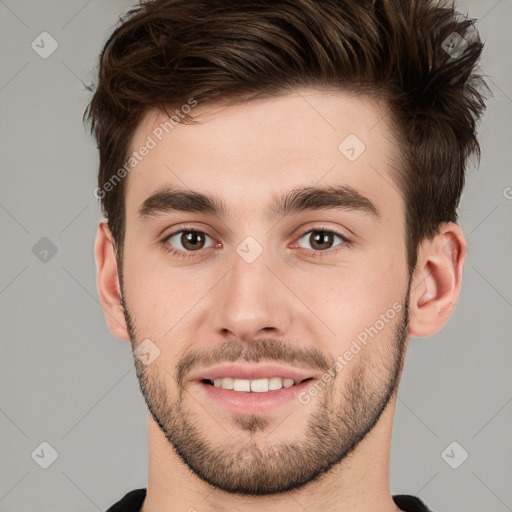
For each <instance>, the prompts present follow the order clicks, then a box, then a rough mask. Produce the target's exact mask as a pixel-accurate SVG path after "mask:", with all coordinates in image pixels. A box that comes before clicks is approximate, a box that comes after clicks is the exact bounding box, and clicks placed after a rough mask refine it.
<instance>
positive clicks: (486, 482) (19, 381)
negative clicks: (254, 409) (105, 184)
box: [0, 0, 512, 512]
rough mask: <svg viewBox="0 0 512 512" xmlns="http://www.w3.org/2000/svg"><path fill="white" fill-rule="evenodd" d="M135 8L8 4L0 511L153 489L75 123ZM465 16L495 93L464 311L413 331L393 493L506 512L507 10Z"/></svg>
mask: <svg viewBox="0 0 512 512" xmlns="http://www.w3.org/2000/svg"><path fill="white" fill-rule="evenodd" d="M130 5H131V3H130V2H128V1H121V0H109V1H103V2H100V1H99V0H89V1H84V0H73V1H67V2H64V1H61V2H57V1H39V2H36V1H28V0H26V1H19V0H18V1H16V0H5V1H1V0H0V37H1V41H0V42H1V44H0V58H1V76H0V119H1V121H2V122H1V128H0V129H1V155H2V159H1V168H2V177H1V180H2V181H1V183H2V186H1V190H0V220H1V227H2V241H3V243H2V251H0V268H1V276H0V325H1V333H2V336H1V354H0V364H1V367H0V386H1V387H0V389H1V400H0V428H1V432H2V436H1V445H0V449H1V452H0V453H1V455H0V464H1V468H0V511H4V512H5V511H9V512H18V511H22V512H35V511H36V510H37V511H38V512H50V511H52V512H64V511H66V512H68V511H69V510H73V511H75V512H82V511H94V510H105V509H106V508H108V507H109V506H110V505H111V504H112V503H113V502H114V501H116V500H118V499H119V498H120V497H121V496H122V495H124V493H125V492H127V491H129V490H131V489H134V488H138V487H145V486H146V484H147V432H146V429H147V413H146V407H145V404H144V401H143V398H142V395H141V394H140V391H139V387H138V382H137V379H136V375H135V370H134V368H133V363H132V356H131V351H130V346H129V343H128V342H122V341H120V340H118V339H117V338H115V337H114V336H113V335H112V334H111V333H110V332H109V330H108V328H107V326H106V323H105V319H104V316H103V311H102V309H101V307H100V303H99V299H98V295H97V291H96V283H95V278H96V268H95V262H94V253H93V249H94V241H95V234H96V227H97V222H98V220H99V219H100V218H101V215H100V209H99V206H98V203H97V200H96V199H95V198H94V197H93V194H92V191H93V189H94V188H95V179H96V172H97V165H98V156H97V150H96V148H95V144H94V143H93V141H92V139H89V138H88V136H87V133H86V131H85V128H84V127H83V125H82V122H81V116H82V113H83V111H84V108H85V106H86V104H87V102H88V100H89V98H90V93H88V92H86V91H84V90H83V86H82V81H85V82H86V83H90V82H91V79H92V78H93V74H92V73H93V70H94V67H95V66H96V59H97V56H98V54H99V52H100V50H101V48H102V46H103V43H104V42H105V40H106V37H107V36H108V35H109V34H110V32H111V29H112V28H113V26H114V25H115V23H116V22H117V17H118V15H119V14H122V13H124V12H126V11H127V10H128V8H129V7H130ZM457 5H458V7H459V10H460V11H462V12H464V13H465V12H468V11H469V13H470V15H471V16H473V17H476V18H478V19H480V21H479V23H478V28H479V30H480V32H481V34H482V35H483V38H484V40H486V49H485V56H484V60H483V62H482V66H483V69H484V73H486V74H487V75H488V76H489V78H488V82H489V85H490V86H491V88H492V89H493V92H494V98H493V99H491V100H489V103H488V110H487V112H486V114H485V115H484V118H483V122H482V124H481V128H480V131H479V133H480V135H479V136H480V141H481V144H482V150H483V155H482V160H481V164H480V167H479V169H477V168H476V166H475V165H474V164H473V165H472V166H471V168H470V170H469V174H468V179H467V187H466V190H465V193H464V196H463V200H462V203H461V208H460V212H461V222H460V224H461V227H462V228H463V230H464V232H465V234H466V236H467V240H468V246H469V252H468V258H467V260H466V264H465V269H464V282H463V286H462V294H461V297H460V301H459V303H458V305H457V308H456V310H455V312H454V314H453V315H452V317H451V319H450V320H449V322H448V324H447V325H446V326H445V327H444V329H442V330H441V331H440V332H438V333H436V334H435V335H433V336H430V337H428V338H413V339H412V340H411V344H410V349H409V352H408V355H407V363H406V368H405V372H404V376H403V379H402V383H401V387H400V393H399V400H398V404H397V410H396V419H395V426H394V430H393V442H392V458H391V491H392V492H393V493H394V494H396V493H409V494H415V495H418V496H420V497H421V498H422V499H423V500H425V501H426V503H427V504H428V505H430V506H431V507H432V508H433V509H434V510H435V511H436V512H448V511H449V512H462V511H464V512H477V511H478V512H481V511H485V512H489V511H496V512H502V511H503V512H504V511H506V510H512V485H511V475H512V471H511V469H512V467H511V466H512V446H511V445H512V443H511V436H510V426H511V424H512V404H511V402H512V385H511V378H510V373H511V367H512V366H511V362H512V343H511V341H512V336H511V334H512V321H511V318H512V272H511V270H510V266H511V262H512V260H511V255H512V229H511V219H512V199H510V198H511V197H512V189H511V188H507V187H512V174H511V168H512V165H511V156H510V155H511V153H510V145H511V141H512V133H511V132H512V130H511V123H510V117H511V114H512V99H511V97H512V80H511V66H510V50H511V49H512V40H511V31H510V27H509V25H510V22H511V21H512V2H511V1H510V0H500V1H497V0H489V1H482V0H471V1H469V0H465V1H459V2H458V4H457ZM43 31H46V32H48V33H49V34H51V36H52V37H53V38H54V39H55V40H56V41H57V42H58V49H57V50H56V51H55V52H54V53H53V54H52V55H51V56H49V57H48V58H47V59H43V58H41V57H40V56H39V55H38V54H37V53H36V52H35V51H34V50H33V49H32V48H31V43H32V41H34V40H35V39H36V37H37V36H38V35H39V34H40V33H41V32H43ZM46 48H48V45H46ZM507 191H508V193H507ZM507 196H508V198H507ZM43 237H46V238H48V239H50V240H51V242H52V243H53V244H54V245H55V248H56V249H57V252H56V254H54V255H52V252H49V253H48V254H47V255H46V261H41V258H42V257H43V253H39V254H38V248H39V250H40V246H39V245H36V244H38V243H39V244H43V245H44V244H48V242H47V241H42V242H40V239H41V238H43ZM34 246H35V247H36V249H33V248H34ZM34 253H35V254H34ZM44 441H46V442H47V443H49V444H50V445H51V446H52V447H53V448H54V449H55V450H56V451H57V452H58V458H57V459H56V460H55V462H54V463H53V464H52V465H51V466H50V467H48V469H42V468H41V467H40V466H39V465H38V464H37V463H36V462H35V461H34V460H33V457H32V455H31V454H33V453H36V454H37V453H40V454H41V448H39V446H40V444H41V443H42V442H44ZM453 441H456V442H457V443H458V444H459V445H460V447H459V446H456V447H455V449H454V450H453V452H452V451H450V450H448V454H449V455H450V456H451V457H449V458H446V456H445V459H446V460H450V462H451V463H452V465H454V464H456V463H460V461H461V460H462V459H461V454H462V453H463V452H462V450H466V451H467V452H468V453H469V457H468V459H467V460H466V461H464V462H463V463H462V464H461V465H460V466H459V467H458V468H457V469H452V467H450V466H449V465H448V464H447V463H446V462H445V459H443V457H442V456H441V454H442V453H443V451H444V450H445V448H446V447H447V446H448V445H449V444H450V443H452V442H453ZM34 450H35V452H34ZM43 452H44V453H45V457H49V455H48V454H49V451H48V450H46V451H45V450H43ZM43 458H44V457H42V456H41V455H40V457H39V460H42V459H43ZM34 459H36V460H38V459H37V456H36V455H34ZM47 460H49V459H48V458H47Z"/></svg>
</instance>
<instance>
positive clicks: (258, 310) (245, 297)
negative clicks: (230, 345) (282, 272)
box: [214, 252, 293, 342]
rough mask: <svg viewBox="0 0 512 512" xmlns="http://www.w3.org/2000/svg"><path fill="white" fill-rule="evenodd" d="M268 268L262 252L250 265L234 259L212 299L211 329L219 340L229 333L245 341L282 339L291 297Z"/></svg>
mask: <svg viewBox="0 0 512 512" xmlns="http://www.w3.org/2000/svg"><path fill="white" fill-rule="evenodd" d="M271 265H272V264H271V263H270V262H269V258H267V255H266V253H265V252H263V254H261V255H260V256H259V257H258V258H257V259H256V260H255V261H253V262H252V263H247V262H246V261H245V260H244V259H243V258H241V257H239V256H238V254H236V255H235V256H234V258H233V266H232V268H231V271H230V272H229V273H228V274H227V275H226V277H225V278H224V279H223V280H222V283H219V286H218V287H216V288H217V290H216V294H215V297H214V301H215V303H214V304H215V305H214V307H215V315H214V316H215V318H214V322H215V328H216V330H217V332H219V333H220V334H221V335H222V336H223V337H226V335H227V334H228V333H230V334H231V335H233V336H234V337H235V338H236V339H238V340H241V341H247V342H248V341H252V340H255V339H256V338H257V337H258V335H259V336H260V337H261V336H269V335H272V336H283V335H285V333H286V332H287V331H288V329H289V328H290V322H291V317H292V308H293V300H292V299H293V294H292V293H291V292H290V290H288V289H287V288H286V287H285V286H284V285H283V283H282V282H281V281H280V280H279V279H278V277H276V274H278V273H279V272H278V270H276V269H274V268H270V266H271ZM272 266H273V267H276V265H272ZM281 279H283V277H282V278H281ZM283 280H285V278H284V279H283Z"/></svg>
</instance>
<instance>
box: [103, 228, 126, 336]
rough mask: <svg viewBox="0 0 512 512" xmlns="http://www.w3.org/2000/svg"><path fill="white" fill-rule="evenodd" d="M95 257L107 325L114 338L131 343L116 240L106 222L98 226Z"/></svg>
mask: <svg viewBox="0 0 512 512" xmlns="http://www.w3.org/2000/svg"><path fill="white" fill-rule="evenodd" d="M94 255H95V258H96V267H97V271H98V274H97V280H96V285H97V288H98V294H99V297H100V301H101V305H102V307H103V312H104V313H105V318H106V320H107V325H108V327H109V329H110V332H112V334H113V335H114V336H116V337H117V338H119V339H122V340H126V341H129V340H130V335H129V333H128V329H127V328H126V322H125V319H124V314H123V307H122V305H121V289H120V286H119V273H118V268H117V261H116V256H115V246H114V239H113V236H112V233H111V232H110V229H109V228H108V225H107V222H106V221H104V220H102V221H100V223H99V225H98V233H97V236H96V244H95V248H94Z"/></svg>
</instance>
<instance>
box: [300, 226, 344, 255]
mask: <svg viewBox="0 0 512 512" xmlns="http://www.w3.org/2000/svg"><path fill="white" fill-rule="evenodd" d="M306 235H309V236H308V237H307V238H306V241H307V243H309V244H310V247H304V246H303V245H300V243H299V246H300V247H302V248H304V249H310V248H311V249H312V250H313V251H316V252H319V251H320V252H322V251H327V250H329V249H332V248H333V247H337V246H338V245H341V243H342V242H347V239H346V238H345V237H344V236H343V235H341V234H340V233H337V232H336V231H331V230H325V229H311V230H309V231H306V233H303V234H302V236H301V237H300V239H303V238H305V237H306ZM335 238H338V239H340V243H338V244H336V245H334V241H335ZM300 239H299V240H300Z"/></svg>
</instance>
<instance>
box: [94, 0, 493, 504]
mask: <svg viewBox="0 0 512 512" xmlns="http://www.w3.org/2000/svg"><path fill="white" fill-rule="evenodd" d="M205 20H206V21H205ZM454 33H456V34H458V35H459V36H460V37H462V38H464V41H465V45H467V46H465V48H464V49H463V51H462V52H461V53H460V54H459V55H456V56H454V55H455V54H454V53H453V52H452V54H450V52H449V51H447V46H446V41H447V40H449V39H450V37H451V36H452V35H453V34H454ZM459 44H460V42H459ZM482 46H483V45H482V42H481V41H480V39H479V38H478V34H477V32H476V31H475V30H474V26H473V20H468V19H461V18H460V17H459V16H457V15H456V13H455V12H454V9H453V7H452V6H449V5H447V4H445V3H444V2H434V1H427V0H425V1H410V0H396V1H394V2H391V1H389V0H388V1H386V0H373V1H352V0H338V1H334V0H332V1H327V0H326V1H316V2H310V1H306V0H262V1H259V2H252V1H251V2H249V1H236V2H235V1H226V0H219V1H210V2H205V1H204V0H187V1H177V0H175V1H160V0H155V1H151V2H144V3H142V4H141V5H140V6H139V7H137V8H135V9H133V10H131V11H130V12H129V13H128V14H127V15H126V17H125V18H123V19H121V24H120V26H119V27H118V28H117V29H116V30H115V31H114V33H113V34H112V36H111V37H110V38H109V40H108V41H107V43H106V44H105V47H104V49H103V51H102V53H101V57H100V66H99V81H98V84H97V87H96V90H95V92H94V96H93V98H92V100H91V102H90V104H89V106H88V108H87V110H86V113H85V117H86V119H87V120H88V121H89V122H90V124H91V130H92V132H93V134H94V135H95V137H96V140H97V142H98V149H99V152H100V169H99V178H98V188H97V189H96V192H95V194H96V196H97V197H98V198H100V199H101V206H102V211H103V214H104V216H105V218H106V223H105V224H102V225H100V227H99V237H98V243H97V248H96V256H97V261H98V263H99V265H98V266H99V277H98V285H99V290H100V296H101V299H102V303H103V306H104V308H105V311H106V314H107V321H108V322H109V326H110V328H111V330H112V332H113V333H114V334H116V335H117V336H118V337H120V338H122V339H127V340H131V342H132V346H133V348H134V352H136V350H137V348H138V347H141V346H142V343H143V342H144V340H148V339H149V340H151V347H153V348H152V349H151V350H155V348H154V347H156V349H157V350H158V357H155V358H154V360H153V362H152V363H151V364H149V365H146V364H144V363H143V362H142V360H141V359H139V358H137V357H136V358H135V365H136V369H137V374H138V377H139V380H140V383H141V389H142V392H143V394H144V397H145V399H146V402H147V405H148V407H149V410H150V411H151V414H152V418H153V420H154V421H155V423H156V424H158V425H159V427H160V429H161V431H162V432H163V433H164V434H165V437H166V438H167V440H168V441H169V446H172V447H173V448H174V449H175V450H176V453H178V454H179V456H180V457H181V458H182V460H183V461H185V462H186V464H187V465H188V466H189V467H190V468H191V469H192V470H193V471H194V472H195V473H196V474H197V475H198V476H199V477H200V478H202V479H203V480H204V481H206V482H209V483H212V484H214V485H216V486H218V487H219V488H221V489H224V490H226V491H228V492H232V493H241V494H272V493H276V492H283V491H286V490H290V489H293V488H297V487H300V486H303V485H305V484H306V483H308V482H311V481H313V480H314V479H316V478H318V477H320V476H321V475H322V474H325V473H326V472H327V471H328V470H329V468H331V467H333V466H335V465H336V464H338V463H340V462H341V461H343V460H344V459H345V458H346V457H348V455H349V454H350V453H352V452H353V451H354V450H355V449H356V448H357V447H358V446H359V445H360V444H361V443H362V442H363V441H364V439H365V438H366V437H368V436H369V434H370V433H371V432H372V429H375V427H376V425H378V423H379V421H380V420H381V417H382V416H383V415H384V414H385V412H386V410H389V407H390V405H389V404H390V403H391V402H392V400H393V399H394V397H396V392H397V387H398V382H399V376H400V373H401V370H402V367H403V360H404V355H405V350H406V345H407V341H408V336H409V335H410V334H413V335H417V336H427V335H429V334H432V333H434V332H435V331H437V330H438V329H439V328H440V327H441V326H442V325H443V324H444V323H445V322H446V321H447V320H448V317H449V316H450V314H451V312H452V310H453V308H454V306H455V302H456V299H457V297H458V293H459V289H460V281H461V276H462V265H463V261H464V257H465V251H466V246H465V242H464V237H463V235H462V232H461V231H460V228H459V227H458V226H457V206H458V203H459V200H460V196H461V193H462V190H463V186H464V176H465V170H466V167H467V165H468V160H469V158H470V157H471V156H472V155H475V156H479V145H478V142H477V138H476V123H477V121H478V119H479V117H480V115H481V113H482V112H483V109H484V101H483V88H484V87H485V83H484V82H483V80H482V78H481V77H480V76H479V75H477V74H476V73H475V69H476V64H477V61H478V59H479V57H480V54H481V51H482ZM143 147H144V148H145V150H142V148H143ZM134 152H136V154H135V155H134ZM299 189H303V190H299ZM294 192H295V193H294ZM336 201H338V203H339V205H342V208H341V209H338V208H336ZM184 224H187V225H184ZM178 228H181V229H182V231H181V232H180V234H181V233H183V231H184V230H186V229H188V230H189V231H185V233H184V234H187V233H188V236H187V237H184V236H183V234H181V236H180V234H176V233H177V231H178ZM306 228H309V230H306ZM190 229H194V230H195V231H196V233H195V234H194V233H190ZM197 231H199V232H200V233H197ZM304 233H312V234H316V235H318V234H323V235H324V236H320V237H318V236H315V237H312V236H311V235H310V236H309V238H308V236H307V235H305V234H304ZM326 234H327V235H328V237H327V240H328V244H327V245H329V241H332V246H333V247H332V248H330V247H329V248H328V249H327V251H328V252H326V254H322V255H321V257H318V255H313V253H314V252H315V251H316V253H319V252H323V251H324V250H325V249H322V247H321V245H322V241H325V240H326V238H325V235H326ZM170 235H173V236H172V237H171V236H170ZM247 237H249V238H247ZM299 240H302V241H303V242H299ZM192 241H196V244H197V241H199V247H197V245H196V244H192V243H191V242H192ZM208 241H210V242H208ZM336 241H338V242H340V243H338V244H337V243H336ZM202 242H203V243H205V244H206V243H209V245H204V246H203V245H202ZM292 242H293V243H292ZM304 243H306V244H311V245H314V246H315V247H314V248H312V249H306V248H305V247H304V245H303V244H304ZM188 244H190V245H188ZM316 244H319V245H316ZM195 245H196V247H194V246H195ZM336 245H338V246H339V247H336ZM177 247H180V249H179V250H178V249H177ZM185 251H188V257H187V258H184V257H183V254H184V253H185ZM194 252H195V254H194ZM244 253H246V254H250V255H251V257H250V258H249V257H245V258H244ZM377 322H378V323H377ZM356 347H357V348H356ZM358 349H359V350H358ZM347 351H348V352H351V353H352V356H350V359H349V355H348V353H347ZM343 354H347V356H346V357H345V358H343V357H341V359H343V361H344V362H343V363H342V362H341V359H340V356H342V355H343ZM244 361H245V362H253V363H256V362H269V363H279V364H285V365H288V366H297V367H300V368H303V369H304V368H307V369H308V371H310V372H311V375H310V376H311V377H312V378H313V381H312V382H314V383H316V384H317V388H318V389H317V390H316V392H315V391H313V392H310V391H304V394H302V395H301V397H302V398H300V397H299V398H298V400H296V401H294V402H293V403H288V404H287V405H285V406H283V408H282V409H278V410H275V411H273V412H272V413H269V414H256V413H254V414H241V413H234V412H228V411H225V410H223V409H222V408H218V407H215V406H213V405H212V404H211V403H210V402H209V401H208V400H206V399H205V396H206V395H204V389H203V387H204V383H201V382H200V381H198V380H197V378H196V377H198V376H201V372H204V371H205V370H206V369H208V368H210V367H211V366H213V365H216V364H221V363H227V362H244ZM326 375H331V377H330V378H329V377H327V378H325V376H326ZM321 382H323V384H324V385H320V384H319V383H321ZM308 389H309V388H308ZM202 401H203V402H204V403H201V402H202ZM287 414H288V416H291V418H292V420H290V418H288V420H286V419H285V418H286V417H288V416H287ZM290 421H292V423H290ZM291 425H293V427H291ZM228 432H229V434H228ZM290 432H293V435H289V433H290ZM332 446H337V447H338V448H337V449H336V450H333V449H332ZM233 454H234V455H235V457H236V460H237V465H236V466H233V464H232V462H231V461H232V459H233Z"/></svg>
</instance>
